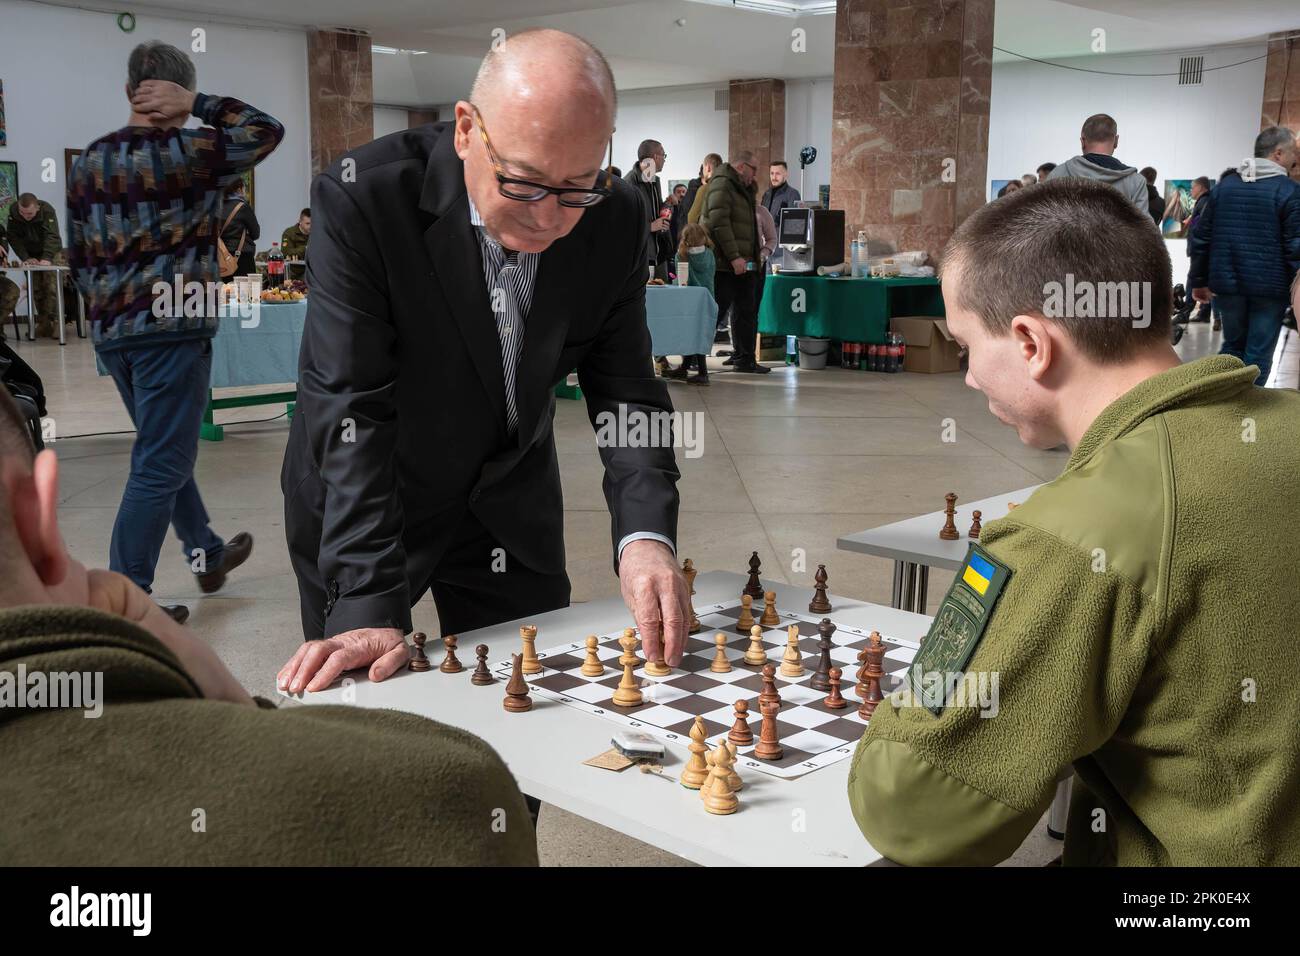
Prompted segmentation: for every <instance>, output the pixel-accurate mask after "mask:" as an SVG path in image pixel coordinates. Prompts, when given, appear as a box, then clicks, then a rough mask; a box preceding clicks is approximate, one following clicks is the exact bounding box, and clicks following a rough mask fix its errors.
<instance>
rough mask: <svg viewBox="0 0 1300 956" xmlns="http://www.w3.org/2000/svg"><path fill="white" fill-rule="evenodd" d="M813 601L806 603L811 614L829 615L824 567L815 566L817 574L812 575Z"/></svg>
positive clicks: (828, 599)
mask: <svg viewBox="0 0 1300 956" xmlns="http://www.w3.org/2000/svg"><path fill="white" fill-rule="evenodd" d="M813 581H814V582H816V583H815V584H814V585H813V589H814V590H813V599H812V600H811V601H809V602H808V610H809V611H810V612H811V613H813V614H829V613H831V601H830V598H828V597H827V596H826V565H824V564H819V565H817V573H816V574H815V575H813Z"/></svg>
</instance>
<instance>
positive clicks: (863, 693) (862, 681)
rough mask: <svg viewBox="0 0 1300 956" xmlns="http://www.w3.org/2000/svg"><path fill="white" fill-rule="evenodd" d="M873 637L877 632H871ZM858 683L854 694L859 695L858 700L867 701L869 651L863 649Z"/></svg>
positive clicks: (860, 653)
mask: <svg viewBox="0 0 1300 956" xmlns="http://www.w3.org/2000/svg"><path fill="white" fill-rule="evenodd" d="M871 633H872V634H873V635H875V634H876V632H875V631H872V632H871ZM858 665H859V666H858V682H857V683H856V684H855V685H853V693H855V694H857V696H858V700H866V699H867V649H866V647H863V648H862V650H860V651H858Z"/></svg>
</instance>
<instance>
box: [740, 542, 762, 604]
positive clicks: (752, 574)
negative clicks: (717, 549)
mask: <svg viewBox="0 0 1300 956" xmlns="http://www.w3.org/2000/svg"><path fill="white" fill-rule="evenodd" d="M762 569H763V565H762V562H760V561H759V560H758V552H757V551H755V552H754V553H753V554H751V555H750V556H749V582H748V583H747V584H746V585H745V589H744V590H743V591H741V592H740V593H741V594H748V595H749V596H750V597H751V598H753V599H754V600H756V601H757V600H758V599H759V598H761V597H762V596H763V584H762V582H761V581H759V580H758V575H759V573H760V572H761V571H762Z"/></svg>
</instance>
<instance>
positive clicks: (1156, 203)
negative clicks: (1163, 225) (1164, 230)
mask: <svg viewBox="0 0 1300 956" xmlns="http://www.w3.org/2000/svg"><path fill="white" fill-rule="evenodd" d="M1158 175H1159V174H1158V173H1157V172H1156V171H1155V167H1153V166H1147V167H1145V168H1144V169H1143V170H1142V178H1143V179H1145V180H1146V181H1147V209H1148V210H1149V211H1150V213H1151V218H1152V219H1154V220H1155V221H1156V225H1157V226H1158V225H1160V217H1161V216H1163V215H1164V214H1165V201H1164V200H1163V199H1161V198H1160V190H1158V189H1156V177H1157V176H1158Z"/></svg>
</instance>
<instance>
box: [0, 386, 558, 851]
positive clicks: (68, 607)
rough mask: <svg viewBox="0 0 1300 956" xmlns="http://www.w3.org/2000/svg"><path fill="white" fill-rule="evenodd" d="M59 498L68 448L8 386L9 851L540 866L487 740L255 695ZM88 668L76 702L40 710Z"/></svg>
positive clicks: (4, 427) (0, 430) (1, 465)
mask: <svg viewBox="0 0 1300 956" xmlns="http://www.w3.org/2000/svg"><path fill="white" fill-rule="evenodd" d="M57 502H58V463H57V461H56V460H55V458H54V454H53V452H51V451H43V452H41V454H40V455H39V456H37V457H36V458H35V460H33V452H32V447H31V444H30V442H29V440H28V438H27V436H26V433H25V432H24V430H23V425H22V420H21V418H20V417H19V415H18V412H17V409H16V408H15V406H14V403H13V400H12V399H11V398H10V397H9V395H8V393H6V392H5V391H4V390H3V389H2V388H0V768H3V771H2V772H0V861H3V862H4V863H5V864H6V865H21V866H46V865H56V866H102V865H137V866H171V865H180V864H185V865H250V864H257V865H261V864H265V865H291V866H303V865H420V866H430V865H432V866H437V865H536V863H537V849H536V842H535V837H534V832H533V825H532V820H531V819H530V817H529V814H528V810H527V808H526V807H525V805H524V800H523V796H522V795H521V794H520V792H519V789H518V787H517V786H516V785H515V783H514V780H513V779H512V778H511V776H510V772H509V771H508V770H507V769H506V767H505V765H504V764H503V763H502V762H501V759H500V758H499V757H498V756H497V755H496V753H494V752H493V751H492V749H491V748H490V747H488V746H487V744H485V743H484V742H483V741H481V740H479V739H478V738H477V737H475V736H473V735H472V734H468V733H465V732H464V731H461V730H457V729H455V728H452V727H447V726H443V725H441V724H437V723H435V722H433V721H431V720H426V719H424V718H422V717H417V716H415V715H412V714H402V713H397V712H394V711H380V710H362V709H360V708H354V707H347V706H332V707H293V708H286V709H283V710H277V709H276V708H274V707H273V706H271V705H270V704H269V703H267V702H266V701H264V700H260V699H259V700H254V699H253V698H251V697H249V696H248V694H247V693H246V692H245V691H244V689H243V688H242V687H240V686H239V684H238V683H237V682H236V681H235V679H234V677H232V676H231V674H230V672H229V671H228V670H226V668H225V666H224V665H223V664H222V663H221V661H220V660H219V659H218V658H217V656H216V655H215V654H214V653H213V652H212V651H211V650H210V649H209V648H208V647H207V645H205V644H203V643H201V642H200V641H198V640H196V639H195V638H194V636H193V635H192V634H190V632H189V631H188V630H187V629H186V628H185V627H183V626H182V625H180V624H177V623H176V622H175V621H174V620H172V618H171V617H169V616H168V615H167V614H166V613H165V612H164V611H163V610H162V609H161V608H159V607H158V605H156V604H155V603H154V602H153V601H152V600H150V599H149V597H148V595H146V594H145V593H144V592H143V591H142V590H140V589H139V588H138V587H136V586H135V585H134V584H132V583H131V582H130V580H128V579H127V578H125V577H123V576H122V575H120V574H115V573H113V572H111V571H102V570H90V571H88V570H87V569H86V568H84V567H83V566H82V565H81V564H80V563H78V562H77V561H76V560H75V559H73V558H71V557H69V555H68V553H67V550H66V548H65V547H64V544H63V539H62V537H61V536H60V534H59V529H58V521H57V516H56V504H57ZM79 674H85V675H88V679H86V680H84V681H82V680H78V681H77V682H76V686H77V687H78V688H79V689H80V694H78V695H76V696H77V697H78V698H79V699H74V700H69V699H68V698H66V697H61V698H60V700H59V701H58V702H57V703H61V704H63V705H64V706H62V707H57V706H50V704H51V703H56V702H53V701H50V700H49V699H48V697H47V698H46V699H45V700H44V702H43V703H44V706H36V705H37V704H38V703H42V701H41V698H40V697H39V696H38V695H39V694H40V693H41V691H40V689H39V688H40V686H41V685H45V686H47V687H50V688H53V687H54V686H55V684H56V683H57V684H59V685H60V686H62V687H63V688H64V690H65V691H67V690H69V689H70V687H71V685H70V684H69V683H68V682H67V680H66V676H59V675H79ZM100 680H102V684H100V685H99V686H100V687H101V688H102V692H97V691H96V689H95V687H96V682H97V681H100ZM20 698H21V700H20ZM23 704H25V705H26V706H23ZM69 704H71V705H72V706H68V705H69ZM377 806H382V807H383V808H384V812H383V813H376V812H375V808H376V807H377ZM200 811H201V813H200ZM200 821H201V824H202V825H201V826H200V825H199V824H200Z"/></svg>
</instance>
